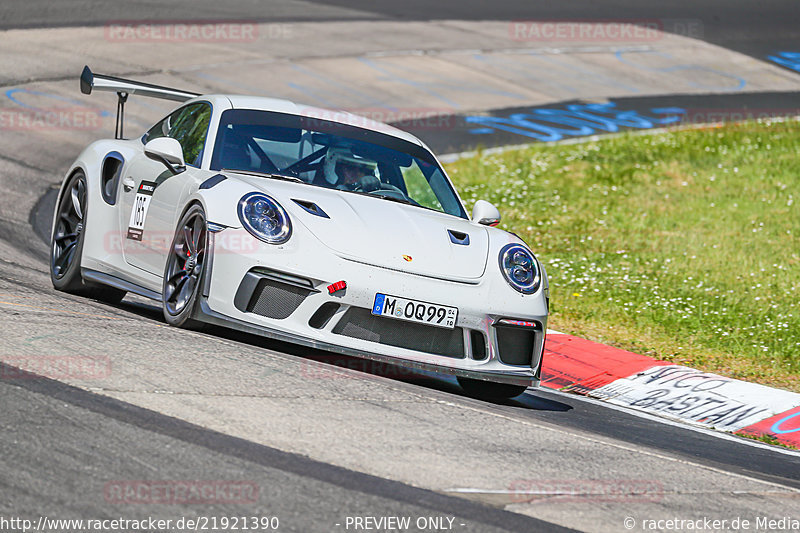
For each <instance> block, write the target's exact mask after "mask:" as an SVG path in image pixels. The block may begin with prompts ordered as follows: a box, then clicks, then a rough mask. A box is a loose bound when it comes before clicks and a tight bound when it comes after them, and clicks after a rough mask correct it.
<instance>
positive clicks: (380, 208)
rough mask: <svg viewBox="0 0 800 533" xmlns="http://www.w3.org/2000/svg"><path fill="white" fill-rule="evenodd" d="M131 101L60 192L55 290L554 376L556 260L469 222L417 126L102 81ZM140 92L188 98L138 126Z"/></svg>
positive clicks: (485, 386) (486, 383)
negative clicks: (550, 342) (126, 127)
mask: <svg viewBox="0 0 800 533" xmlns="http://www.w3.org/2000/svg"><path fill="white" fill-rule="evenodd" d="M81 89H82V91H83V92H84V93H86V94H89V93H91V92H92V90H93V89H95V90H105V91H113V92H116V93H117V94H118V98H119V100H118V114H117V132H116V138H115V139H113V140H111V139H109V140H101V141H97V142H94V143H92V144H91V145H89V146H88V147H87V148H86V149H85V150H84V151H83V153H81V155H80V156H79V157H78V158H77V160H76V161H75V162H74V163H73V164H72V166H71V167H70V169H69V171H68V172H67V173H66V176H65V178H64V182H63V185H62V187H61V190H60V192H59V196H58V200H57V203H56V210H55V217H54V223H53V232H52V245H51V261H50V270H51V278H52V281H53V285H54V287H55V288H56V289H59V290H64V291H70V292H78V293H82V294H86V295H89V296H92V297H95V298H98V299H103V300H106V301H119V300H120V299H121V298H122V297H123V296H124V295H125V294H126V292H132V293H136V294H139V295H143V296H146V297H149V298H152V299H155V300H158V301H160V302H161V305H162V307H163V311H164V317H165V318H166V320H167V322H168V323H169V324H172V325H174V326H178V327H192V326H197V325H198V324H202V323H212V324H218V325H223V326H226V327H230V328H234V329H238V330H241V331H246V332H251V333H256V334H260V335H264V336H267V337H272V338H275V339H280V340H285V341H290V342H294V343H299V344H303V345H307V346H312V347H316V348H321V349H324V350H329V351H334V352H339V353H343V354H347V355H354V356H358V357H365V358H370V359H376V360H380V361H385V362H390V363H393V364H398V365H403V366H408V367H413V368H419V369H424V370H429V371H435V372H440V373H447V374H453V375H455V376H457V377H458V380H459V383H460V384H461V385H462V387H464V388H465V389H466V390H467V391H468V392H471V393H473V394H476V395H479V396H484V397H494V398H501V397H513V396H516V395H518V394H521V393H522V392H523V391H524V390H525V388H526V387H528V386H536V385H538V383H539V373H540V370H541V364H542V351H543V348H544V341H545V332H546V325H547V315H548V285H547V278H546V274H545V272H544V269H543V268H542V266H541V264H540V263H539V262H538V260H537V259H536V257H535V256H534V254H533V253H532V252H531V251H530V249H529V248H528V247H527V246H526V244H525V243H524V242H523V241H522V240H520V239H519V238H518V237H516V236H515V235H513V234H511V233H507V232H505V231H502V230H500V229H497V228H495V227H493V226H495V225H496V224H497V223H498V222H499V219H500V214H499V213H498V211H497V209H496V208H494V207H493V206H492V205H491V204H489V203H488V202H484V201H478V202H477V203H476V204H475V207H474V209H473V212H472V217H471V218H470V217H469V216H468V215H467V213H466V212H465V210H464V207H463V204H462V202H461V200H460V199H459V197H458V195H457V194H456V192H455V190H454V188H453V186H452V184H451V182H450V180H449V179H448V177H447V176H446V174H445V172H444V170H443V169H442V167H441V166H440V164H439V163H438V162H437V160H436V158H435V157H434V156H433V154H432V153H431V152H430V150H429V149H428V148H427V147H426V146H425V145H424V144H423V143H422V142H421V141H420V140H418V139H417V138H415V137H414V136H412V135H410V134H408V133H405V132H403V131H400V130H397V129H395V128H392V127H390V126H388V125H385V124H381V123H378V122H373V121H369V120H367V119H364V118H361V117H357V116H354V115H350V114H347V113H343V112H334V111H326V110H321V109H317V108H313V107H310V106H299V105H297V104H294V103H291V102H288V101H284V100H276V99H270V98H262V97H253V96H234V95H198V94H194V93H189V92H185V91H179V90H176V89H170V88H166V87H160V86H156V85H150V84H145V83H140V82H136V81H131V80H125V79H121V78H116V77H111V76H103V75H98V74H93V73H92V72H91V71H90V70H89V68H88V67H87V68H85V69H84V72H83V74H82V76H81ZM131 94H139V95H144V96H151V97H158V98H167V99H171V100H175V101H180V102H182V105H181V106H180V107H178V108H177V109H176V110H175V111H173V112H172V113H170V114H169V115H168V116H167V117H165V118H164V119H163V120H161V121H159V122H158V123H157V124H155V125H154V126H153V127H152V128H150V129H149V130H148V131H147V132H146V133H145V134H144V135H142V136H141V137H137V138H134V139H123V138H122V137H123V135H122V112H123V111H124V104H125V101H126V99H127V97H128V95H131Z"/></svg>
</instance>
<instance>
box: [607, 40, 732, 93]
mask: <svg viewBox="0 0 800 533" xmlns="http://www.w3.org/2000/svg"><path fill="white" fill-rule="evenodd" d="M626 53H630V52H628V51H626V50H618V51H617V52H615V53H614V56H615V57H616V58H617V60H618V61H620V62H622V63H624V64H626V65H629V66H631V67H635V68H638V69H641V70H647V71H650V72H663V73H665V74H670V73H673V72H677V71H681V70H692V71H701V72H710V73H711V74H714V75H715V76H720V77H722V78H729V79H732V80H733V81H734V83H735V84H736V85H735V86H733V85H731V86H722V85H708V84H703V83H697V82H695V81H688V82H687V84H688V85H689V86H690V87H695V88H699V89H707V90H714V91H741V90H742V89H744V87H745V85H747V81H746V80H745V79H744V78H742V77H741V76H737V75H735V74H731V73H729V72H722V71H721V70H717V69H713V68H709V67H704V66H702V65H690V64H677V65H672V66H669V67H651V66H648V65H642V64H640V63H637V62H634V61H630V60H628V59H625V58H623V54H626ZM636 53H641V54H652V55H656V56H660V57H662V58H665V59H669V60H672V59H674V58H673V57H672V56H671V55H670V54H667V53H664V52H656V51H644V52H636Z"/></svg>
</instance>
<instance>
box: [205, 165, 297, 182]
mask: <svg viewBox="0 0 800 533" xmlns="http://www.w3.org/2000/svg"><path fill="white" fill-rule="evenodd" d="M226 171H227V172H238V173H239V174H248V175H250V176H258V177H259V178H271V179H276V180H283V181H293V182H295V183H305V181H303V180H301V179H300V178H298V177H297V176H286V175H284V174H275V173H274V172H259V171H257V170H238V169H235V168H223V169H222V170H221V171H220V172H226Z"/></svg>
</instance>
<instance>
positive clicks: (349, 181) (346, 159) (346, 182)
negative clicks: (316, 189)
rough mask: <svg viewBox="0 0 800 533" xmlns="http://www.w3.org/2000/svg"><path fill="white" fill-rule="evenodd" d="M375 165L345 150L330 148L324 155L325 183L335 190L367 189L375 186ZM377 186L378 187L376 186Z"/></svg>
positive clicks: (376, 183) (376, 180) (373, 162)
mask: <svg viewBox="0 0 800 533" xmlns="http://www.w3.org/2000/svg"><path fill="white" fill-rule="evenodd" d="M377 166H378V165H377V163H375V161H371V160H369V159H364V158H363V157H360V156H357V155H355V154H353V153H352V152H351V151H350V150H349V149H347V148H341V147H333V146H332V147H330V148H328V152H327V153H326V154H325V161H324V164H323V170H324V173H325V181H327V182H328V183H329V184H330V185H332V186H333V187H335V188H337V189H346V190H351V191H352V190H355V189H368V188H371V187H370V186H371V185H373V184H375V185H378V184H379V182H378V178H377V177H376V176H375V170H376V168H377ZM378 186H379V185H378Z"/></svg>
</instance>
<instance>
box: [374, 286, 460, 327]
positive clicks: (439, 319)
mask: <svg viewBox="0 0 800 533" xmlns="http://www.w3.org/2000/svg"><path fill="white" fill-rule="evenodd" d="M372 314H373V315H377V316H385V317H391V318H397V319H400V320H407V321H408V322H418V323H420V324H430V325H431V326H438V327H440V328H447V329H453V328H454V327H456V318H458V308H457V307H448V306H446V305H438V304H432V303H428V302H420V301H418V300H409V299H408V298H400V297H398V296H390V295H388V294H381V293H378V294H376V295H375V303H374V304H372Z"/></svg>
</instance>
